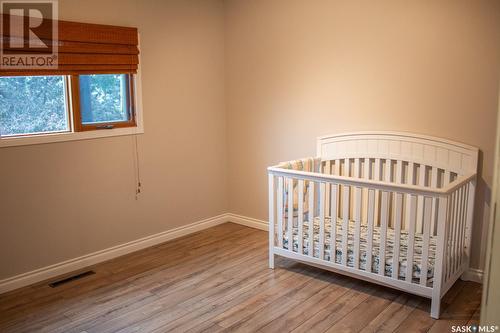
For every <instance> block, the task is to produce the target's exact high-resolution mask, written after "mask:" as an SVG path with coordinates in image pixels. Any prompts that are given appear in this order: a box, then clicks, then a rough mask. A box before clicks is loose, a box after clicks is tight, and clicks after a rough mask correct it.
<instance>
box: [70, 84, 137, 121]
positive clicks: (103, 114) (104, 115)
mask: <svg viewBox="0 0 500 333" xmlns="http://www.w3.org/2000/svg"><path fill="white" fill-rule="evenodd" d="M72 84H73V89H72V91H73V95H74V97H73V107H74V109H75V119H76V121H77V123H76V127H77V129H78V130H81V131H88V130H96V129H105V128H108V129H109V128H115V127H131V126H135V124H136V123H135V118H134V103H133V77H132V76H131V75H128V74H92V75H75V76H72Z"/></svg>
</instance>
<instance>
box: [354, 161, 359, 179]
mask: <svg viewBox="0 0 500 333" xmlns="http://www.w3.org/2000/svg"><path fill="white" fill-rule="evenodd" d="M359 171H360V168H359V158H355V159H354V174H353V175H352V176H353V177H354V178H359V177H360V172H359Z"/></svg>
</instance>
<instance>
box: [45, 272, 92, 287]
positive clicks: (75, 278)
mask: <svg viewBox="0 0 500 333" xmlns="http://www.w3.org/2000/svg"><path fill="white" fill-rule="evenodd" d="M94 274H95V272H94V271H86V272H83V273H79V274H76V275H73V276H70V277H67V278H65V279H62V280H59V281H55V282H52V283H50V284H49V286H51V287H52V288H57V287H59V286H62V285H63V284H66V283H70V282H72V281H75V280H79V279H83V278H84V277H86V276H90V275H94Z"/></svg>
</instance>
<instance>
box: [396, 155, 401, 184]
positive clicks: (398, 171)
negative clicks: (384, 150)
mask: <svg viewBox="0 0 500 333" xmlns="http://www.w3.org/2000/svg"><path fill="white" fill-rule="evenodd" d="M396 183H397V184H402V183H403V161H401V160H398V161H397V162H396Z"/></svg>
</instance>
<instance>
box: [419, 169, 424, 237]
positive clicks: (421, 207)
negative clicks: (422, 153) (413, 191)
mask: <svg viewBox="0 0 500 333" xmlns="http://www.w3.org/2000/svg"><path fill="white" fill-rule="evenodd" d="M418 185H420V186H425V165H423V164H420V167H419V177H418ZM417 206H418V210H417V232H418V233H422V232H423V218H424V197H423V196H421V195H419V196H418V201H417Z"/></svg>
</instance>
